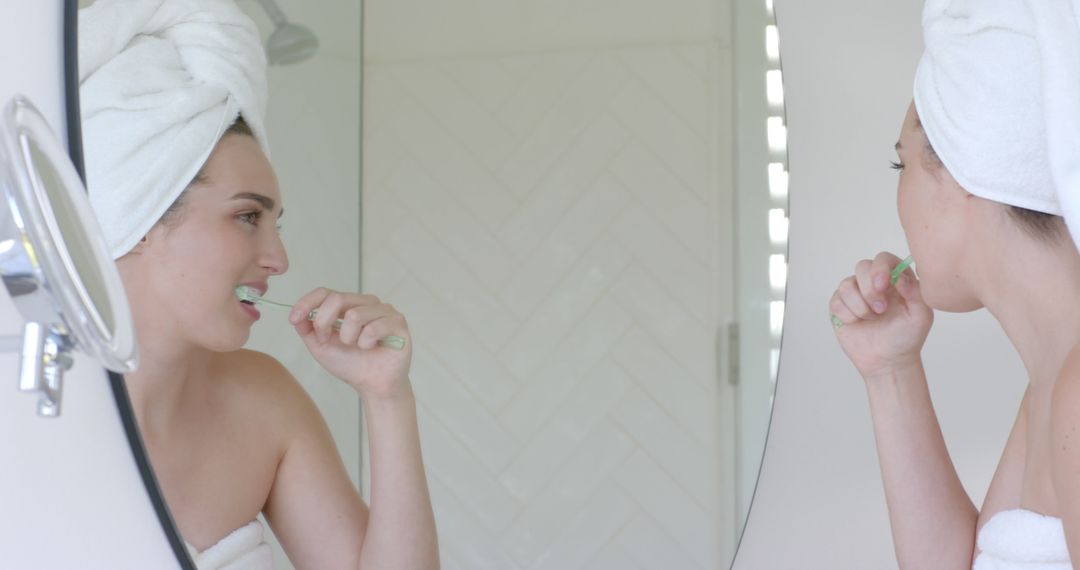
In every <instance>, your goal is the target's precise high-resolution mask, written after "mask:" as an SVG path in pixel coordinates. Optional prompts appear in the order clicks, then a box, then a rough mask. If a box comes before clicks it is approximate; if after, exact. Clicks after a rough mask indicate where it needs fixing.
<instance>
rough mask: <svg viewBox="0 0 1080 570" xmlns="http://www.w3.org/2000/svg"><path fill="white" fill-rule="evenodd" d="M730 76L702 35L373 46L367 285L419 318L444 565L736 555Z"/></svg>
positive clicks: (679, 561) (624, 562) (417, 373)
mask: <svg viewBox="0 0 1080 570" xmlns="http://www.w3.org/2000/svg"><path fill="white" fill-rule="evenodd" d="M368 22H369V26H372V25H378V23H377V22H375V21H373V20H370V19H369V20H368ZM729 74H730V70H729V56H728V55H727V51H726V49H724V48H722V47H721V46H718V45H717V43H716V42H704V41H702V42H692V43H685V42H684V43H680V44H672V45H654V46H649V47H632V48H630V47H627V48H610V49H607V48H604V49H601V48H595V49H580V50H572V51H563V52H545V53H535V54H529V55H501V56H491V57H486V56H485V57H467V58H449V59H447V58H444V59H425V60H413V61H408V62H388V61H381V62H370V61H369V62H367V63H366V64H365V68H364V90H365V99H364V130H363V137H364V142H363V148H364V173H363V184H364V187H363V197H362V209H363V222H364V225H363V231H362V245H361V250H362V275H363V289H364V291H366V292H370V293H374V294H377V295H380V296H381V297H383V298H385V299H388V300H389V301H390V302H392V303H394V304H395V305H396V306H397V307H399V308H400V309H402V310H403V312H405V314H406V316H407V317H408V319H409V322H410V324H411V327H412V330H413V334H414V337H415V346H416V353H415V362H414V366H413V371H412V379H413V382H414V384H415V388H416V392H417V397H418V400H419V407H420V409H419V414H420V423H421V425H420V428H421V432H422V439H423V448H424V449H423V450H424V456H425V461H426V463H427V468H428V478H429V481H430V483H431V491H432V495H433V501H434V506H435V511H436V518H437V520H438V526H439V534H440V544H441V547H442V558H443V568H445V569H447V570H483V569H498V570H513V569H550V570H574V569H578V568H581V569H593V570H601V569H611V570H616V569H618V570H632V569H635V568H642V569H647V568H658V569H659V568H663V569H665V570H670V569H679V570H694V569H712V568H718V567H719V566H720V565H721V564H722V563H723V564H726V563H727V560H724V562H721V555H724V556H730V555H731V553H730V552H726V553H721V552H720V550H721V547H720V546H719V545H720V544H721V542H722V541H721V540H720V539H719V538H718V537H719V535H720V534H721V518H722V516H727V513H726V512H723V513H722V512H721V511H722V502H721V499H720V497H719V495H720V488H721V481H720V469H719V467H720V466H719V459H718V458H719V457H720V454H719V446H720V435H719V433H720V427H719V422H720V417H719V410H720V409H721V407H720V405H719V402H718V399H719V392H718V390H719V387H718V383H717V370H716V367H717V365H716V361H717V356H716V340H715V338H716V329H717V326H718V319H719V311H720V310H721V309H720V307H721V305H722V301H721V300H720V299H718V296H719V295H720V293H719V291H723V290H725V289H724V287H722V286H721V283H720V280H721V279H725V278H727V277H726V275H725V273H724V272H722V271H721V270H720V268H719V260H721V259H724V254H723V253H722V252H719V251H718V248H720V247H721V244H722V243H725V242H723V240H722V239H721V236H720V234H721V233H722V231H721V227H720V224H719V222H718V219H719V214H718V211H719V209H720V207H721V201H722V199H723V196H724V195H726V194H725V192H727V193H729V192H730V189H728V188H727V187H726V186H724V184H729V182H723V181H722V180H721V177H720V176H719V174H718V172H719V171H720V169H721V167H722V166H727V165H722V164H721V163H722V162H723V160H724V159H722V158H721V157H722V155H723V153H722V150H723V148H722V147H723V146H724V145H725V144H728V143H725V142H724V141H723V140H722V138H723V137H721V136H718V134H717V133H718V132H726V131H720V129H719V125H718V123H719V122H720V121H722V120H730V117H729V116H728V114H727V113H728V111H726V110H725V109H726V108H727V107H726V106H727V105H729V104H730V98H729V95H728V94H727V93H726V91H721V90H720V89H719V87H718V86H719V85H722V84H724V83H723V81H724V80H726V77H727V76H728V75H729ZM725 136H726V135H725Z"/></svg>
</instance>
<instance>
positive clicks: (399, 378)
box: [268, 289, 439, 570]
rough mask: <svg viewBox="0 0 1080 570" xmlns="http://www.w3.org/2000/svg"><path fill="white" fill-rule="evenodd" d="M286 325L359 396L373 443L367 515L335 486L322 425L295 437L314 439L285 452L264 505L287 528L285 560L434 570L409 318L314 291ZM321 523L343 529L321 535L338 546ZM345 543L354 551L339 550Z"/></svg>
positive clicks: (337, 479)
mask: <svg viewBox="0 0 1080 570" xmlns="http://www.w3.org/2000/svg"><path fill="white" fill-rule="evenodd" d="M311 311H317V314H316V316H315V318H314V320H313V321H312V320H309V318H308V315H309V314H310V313H311ZM289 321H290V322H291V323H292V324H293V326H294V327H295V329H296V332H297V334H298V335H299V336H300V338H301V340H303V342H304V345H305V346H306V347H307V349H308V350H309V351H310V352H311V354H312V356H314V357H315V359H316V360H317V361H318V362H319V364H321V365H322V366H323V368H325V369H326V370H327V372H329V373H330V374H332V375H334V376H335V377H337V378H339V379H341V380H342V381H344V382H346V383H347V384H349V385H350V386H352V387H353V388H354V389H355V390H356V391H357V393H358V394H359V395H360V399H361V401H362V402H363V405H364V415H365V417H366V420H367V427H368V435H369V441H370V444H371V458H370V462H369V463H370V465H371V509H370V511H369V510H368V509H367V507H366V506H364V505H363V502H362V501H360V500H359V497H358V496H356V491H355V489H352V487H351V485H349V489H348V492H346V490H345V489H344V488H343V486H342V485H341V480H342V475H343V469H341V467H340V463H341V460H340V458H338V457H337V454H336V453H334V454H333V461H332V460H331V459H330V457H329V456H330V453H329V452H328V451H327V450H326V447H327V443H326V440H327V439H328V435H329V434H328V433H324V432H326V429H325V425H324V424H321V418H319V419H320V422H314V421H312V420H309V421H308V422H306V423H307V424H309V425H310V424H319V425H322V426H323V427H322V430H321V431H320V430H315V431H314V432H311V431H310V430H299V431H300V433H310V434H311V435H310V436H308V437H305V438H303V439H301V440H298V441H296V442H294V443H293V444H292V445H291V446H290V448H289V451H287V452H286V454H285V457H284V459H283V460H282V464H281V466H280V467H279V472H280V474H279V479H281V481H282V482H281V488H280V489H275V490H274V491H273V497H272V500H271V501H270V504H269V505H268V507H269V510H268V514H269V513H273V514H272V515H270V516H275V518H279V519H283V520H285V522H284V524H286V525H289V528H290V529H291V531H292V532H291V533H290V534H293V535H294V536H295V537H296V538H295V539H293V538H292V537H290V538H288V539H286V540H287V541H288V542H289V543H291V544H287V548H288V549H289V556H290V558H291V557H292V556H293V545H295V548H296V549H297V550H296V551H297V552H299V553H300V554H299V555H300V556H302V557H303V558H304V560H305V562H304V564H303V567H304V568H314V569H318V570H322V569H324V568H361V569H363V570H391V569H392V570H438V568H439V549H438V541H437V539H436V533H435V517H434V514H433V513H432V509H431V499H430V497H429V495H428V488H427V479H426V477H425V474H424V464H423V461H422V460H421V457H420V436H419V428H418V427H417V420H416V400H415V398H414V396H413V390H412V384H411V383H410V381H409V368H410V363H411V361H412V339H411V337H410V335H409V328H408V324H407V323H406V322H405V317H404V316H403V315H402V314H401V313H400V312H398V311H397V309H395V308H394V307H393V306H391V305H389V304H386V303H383V302H381V301H380V300H379V299H378V298H376V297H374V296H371V295H361V294H354V293H339V292H336V291H331V290H329V289H316V290H314V291H312V292H311V293H309V294H307V295H305V296H304V297H302V298H301V299H300V300H299V301H297V302H296V303H295V304H294V305H293V310H292V311H291V312H290V315H289ZM389 336H395V337H398V338H399V339H401V340H403V341H404V346H403V347H398V348H396V349H395V348H392V345H382V344H381V339H385V338H387V337H389ZM317 413H318V412H317V411H316V412H315V414H317ZM290 454H292V457H290ZM335 461H336V463H335ZM339 472H340V473H339ZM344 480H345V481H347V478H344ZM275 487H277V484H275ZM350 493H351V495H350ZM354 496H355V499H354V498H353V497H354ZM357 503H359V506H357ZM283 505H287V506H283ZM320 517H322V518H323V519H327V518H329V519H330V525H331V526H334V525H340V528H341V530H340V531H338V530H336V528H337V527H334V528H332V529H330V530H329V531H327V530H324V531H323V532H329V533H330V534H331V535H332V537H333V538H334V539H335V540H339V541H338V542H333V543H330V542H329V541H328V540H322V539H321V537H320V533H319V532H315V531H313V530H312V528H311V527H308V526H307V525H308V524H313V525H315V527H314V528H323V529H325V528H326V526H327V525H326V523H324V522H320V521H319V520H318V519H319V518H320ZM349 537H351V538H352V541H353V542H352V543H349V544H346V543H344V542H340V540H348V539H349ZM286 540H283V543H285V542H286ZM323 543H327V544H328V545H329V546H331V547H332V548H333V549H334V550H333V551H332V552H333V553H334V554H333V555H328V554H326V553H324V552H320V551H319V548H320V547H321V545H322V544H323ZM350 545H351V546H350ZM346 559H348V560H347V561H348V562H349V564H348V565H346V564H345V562H346ZM308 561H311V562H310V564H309V563H308Z"/></svg>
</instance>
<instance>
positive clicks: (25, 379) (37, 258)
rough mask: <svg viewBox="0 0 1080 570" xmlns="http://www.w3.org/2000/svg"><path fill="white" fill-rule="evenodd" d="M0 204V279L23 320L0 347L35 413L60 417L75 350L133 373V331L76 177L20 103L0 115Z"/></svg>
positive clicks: (37, 117)
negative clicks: (15, 361) (15, 363)
mask: <svg viewBox="0 0 1080 570" xmlns="http://www.w3.org/2000/svg"><path fill="white" fill-rule="evenodd" d="M0 200H2V204H0V279H2V281H3V283H4V286H5V287H6V288H7V291H8V294H9V295H10V296H11V298H12V301H13V302H14V304H15V307H16V308H17V309H18V310H19V312H20V313H21V314H22V316H23V317H24V318H25V320H26V324H25V327H24V329H23V334H22V335H19V336H14V337H0V350H2V349H6V350H9V351H10V350H18V351H20V352H21V361H20V365H19V368H20V372H19V387H20V389H21V390H23V391H27V392H35V393H38V394H39V395H40V400H39V406H38V413H39V414H40V415H43V416H56V415H59V413H60V393H61V389H62V375H63V372H64V371H65V370H67V369H68V368H70V367H71V364H72V358H73V356H72V355H71V352H72V351H78V352H81V353H83V354H86V355H88V356H90V357H92V358H94V359H96V360H97V361H98V362H100V363H101V364H102V365H104V366H105V367H106V368H108V369H110V370H113V371H116V372H121V373H123V372H130V371H131V370H133V369H134V368H135V365H136V354H135V331H134V325H133V323H132V320H131V311H130V308H129V307H128V303H127V297H126V295H125V294H124V289H123V284H122V282H121V280H120V275H119V273H118V272H117V269H116V265H115V263H114V262H113V260H112V257H111V256H110V255H109V251H108V247H107V246H106V244H105V239H104V236H103V234H102V232H101V229H100V228H99V226H98V223H97V219H96V218H95V217H94V214H93V211H92V210H91V208H90V202H89V199H88V198H87V196H86V191H85V187H84V186H83V183H82V179H81V178H80V177H79V174H78V172H77V171H76V170H75V167H74V165H73V164H72V162H71V159H70V158H69V157H68V154H67V152H66V150H65V149H64V147H63V145H61V143H60V142H59V140H58V139H57V138H56V136H55V135H54V134H53V132H52V130H51V129H50V128H49V125H48V123H47V122H46V120H45V118H44V117H43V116H42V115H41V113H39V112H38V111H37V109H35V108H34V106H33V105H32V104H31V103H30V102H29V101H27V100H26V99H25V98H21V97H16V98H15V99H13V100H12V101H11V102H10V103H8V105H7V106H6V107H5V108H4V109H3V112H2V115H0ZM0 389H2V387H0Z"/></svg>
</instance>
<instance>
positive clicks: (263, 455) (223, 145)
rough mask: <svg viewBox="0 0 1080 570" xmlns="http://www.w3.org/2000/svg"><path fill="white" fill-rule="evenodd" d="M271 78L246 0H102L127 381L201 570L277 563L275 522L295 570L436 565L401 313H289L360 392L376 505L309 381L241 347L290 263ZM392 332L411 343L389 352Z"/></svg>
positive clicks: (88, 82)
mask: <svg viewBox="0 0 1080 570" xmlns="http://www.w3.org/2000/svg"><path fill="white" fill-rule="evenodd" d="M265 65H266V64H265V59H264V56H263V53H262V48H261V45H260V42H259V37H258V32H257V30H256V29H255V27H254V24H253V23H252V22H251V21H250V20H249V19H247V17H246V16H244V14H243V13H242V12H240V11H239V9H238V8H237V7H236V6H235V4H234V3H233V2H232V1H231V0H186V1H176V0H137V1H127V2H119V1H112V0H98V2H97V3H96V4H94V5H93V6H91V7H90V8H87V9H86V10H83V12H82V14H81V15H80V74H81V77H82V81H81V100H82V111H83V130H84V140H85V146H86V158H87V176H88V187H89V190H90V197H91V203H92V204H93V206H94V209H95V212H96V213H97V215H98V216H99V218H100V220H101V225H102V227H103V228H104V231H105V233H106V234H107V235H106V239H107V241H108V243H109V246H110V248H111V249H112V253H113V256H114V257H115V258H116V259H117V265H118V267H119V269H120V273H121V276H122V277H123V280H124V286H125V289H126V291H127V294H128V297H129V300H130V304H131V309H132V313H133V317H134V321H135V329H136V333H137V335H138V346H139V367H138V370H136V371H135V372H134V373H132V374H130V375H128V376H127V377H126V381H127V386H128V389H129V391H130V395H131V400H132V404H133V407H134V410H135V413H136V418H137V421H138V424H139V427H140V431H141V433H142V437H143V440H144V442H145V444H146V447H147V449H148V452H149V454H150V458H151V460H152V463H153V466H154V471H155V473H156V475H157V478H158V481H159V482H160V484H161V487H162V490H163V492H164V494H165V498H166V499H167V501H168V504H169V506H170V509H171V511H172V514H173V517H174V518H175V520H176V522H177V524H178V526H179V528H180V530H181V533H182V534H183V536H184V538H185V539H186V541H187V542H188V543H189V549H191V550H192V551H193V554H194V555H195V556H194V557H195V558H196V561H197V563H198V564H199V566H200V567H202V568H218V567H229V568H235V567H241V566H242V567H243V568H268V567H269V566H270V564H271V556H270V552H269V547H268V546H267V545H266V544H265V543H264V542H263V537H262V527H261V525H260V523H258V522H257V521H255V518H256V516H257V515H258V514H259V513H263V514H265V516H266V519H267V520H268V521H269V523H270V525H271V526H272V528H273V531H274V533H275V535H276V536H277V537H278V539H279V540H280V541H281V543H282V545H283V546H284V548H285V550H286V552H287V553H288V555H289V558H290V559H291V560H292V562H293V563H294V564H295V565H296V567H297V568H316V569H323V568H402V569H406V568H407V569H425V570H427V569H432V568H437V567H438V553H437V547H436V537H435V528H434V520H433V516H432V510H431V503H430V499H429V496H428V490H427V484H426V480H425V476H424V469H423V464H422V461H421V456H420V443H419V436H418V433H417V432H418V429H417V420H416V405H415V401H414V398H413V392H412V389H411V386H410V383H409V378H408V372H409V363H410V359H411V341H409V340H408V339H409V332H408V327H407V325H406V322H405V318H404V317H403V316H402V315H401V313H399V312H398V311H397V310H395V309H394V308H393V307H391V306H390V305H387V304H385V303H382V302H380V301H379V300H378V299H377V298H375V297H372V296H368V295H360V294H353V293H343V292H337V291H330V290H327V289H322V288H320V289H315V290H313V291H311V292H310V293H308V294H307V295H305V296H303V297H302V298H301V299H299V300H297V301H296V303H295V308H294V309H293V310H292V312H291V314H290V315H289V323H290V324H291V325H292V326H293V327H294V328H295V330H296V334H297V335H298V336H299V337H300V339H301V340H302V341H303V344H304V345H305V346H306V347H307V350H308V351H310V353H311V354H312V356H313V357H314V358H315V360H317V361H318V362H319V363H320V364H321V365H322V366H323V367H324V368H325V369H326V370H327V371H329V372H330V373H331V374H332V375H334V376H336V377H337V378H340V379H341V380H342V381H344V382H347V383H348V384H349V385H350V386H352V387H353V388H355V389H356V391H357V392H358V393H359V395H360V396H361V399H362V401H363V405H364V417H365V418H366V421H367V427H368V434H369V438H370V443H371V460H370V465H371V496H372V501H371V507H370V509H369V507H368V506H367V505H366V504H365V503H364V501H363V500H362V499H361V497H360V495H359V493H358V492H357V489H356V488H354V486H353V485H352V482H351V481H350V479H349V477H348V475H347V473H346V470H345V467H344V466H343V464H342V461H341V458H340V457H339V455H338V452H337V448H336V447H335V444H334V441H333V440H332V439H331V435H330V432H329V430H328V428H327V426H326V423H325V422H324V420H323V418H322V416H321V415H320V413H319V411H318V410H317V409H316V407H315V405H314V403H313V402H312V401H311V399H310V398H309V397H308V395H307V394H306V393H305V392H304V390H303V389H302V387H301V386H300V384H299V383H298V382H297V381H296V379H295V378H293V377H292V375H291V374H290V373H289V372H288V371H287V370H286V369H285V368H284V367H283V366H282V365H281V364H280V363H278V362H277V361H276V360H275V359H274V358H273V357H272V356H269V355H266V354H261V353H258V352H253V351H249V350H243V349H242V348H241V347H242V346H243V345H244V343H245V342H246V341H247V339H248V336H249V334H250V331H251V326H252V324H254V322H255V321H256V320H257V318H258V311H257V310H255V309H254V308H253V307H251V306H248V305H245V304H243V303H241V302H240V301H239V300H238V299H237V297H236V296H235V295H234V289H235V288H236V287H237V286H238V285H248V286H251V287H254V288H255V289H258V290H259V291H260V292H261V293H265V291H266V289H267V287H268V281H269V279H270V278H271V277H273V276H275V275H280V274H282V273H284V272H285V271H286V269H287V268H288V265H289V263H288V259H287V256H286V253H285V248H284V245H283V244H282V241H281V238H280V236H279V235H278V229H277V219H278V217H279V216H281V214H282V210H283V207H282V206H283V204H282V202H283V199H282V195H281V192H280V191H279V189H278V184H277V180H276V178H275V175H274V171H273V168H272V167H271V164H270V161H269V160H268V158H267V146H266V136H265V131H264V126H263V118H264V117H263V114H264V108H265V97H266V90H267V87H266V79H265ZM312 309H317V310H318V312H317V315H316V317H315V319H314V321H313V322H312V321H309V320H308V319H307V315H308V312H309V311H310V310H312ZM338 317H340V318H341V319H343V321H344V323H343V324H342V325H341V326H340V330H338V329H335V328H334V326H333V325H334V322H335V320H336V319H337V318H338ZM282 325H284V323H282ZM388 335H397V336H400V337H403V338H405V339H406V346H405V349H404V350H401V351H396V350H393V349H391V348H387V347H383V346H380V345H378V344H377V341H378V340H379V339H381V338H384V337H386V336H388ZM229 564H236V565H237V566H229Z"/></svg>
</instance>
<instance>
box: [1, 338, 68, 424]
mask: <svg viewBox="0 0 1080 570" xmlns="http://www.w3.org/2000/svg"><path fill="white" fill-rule="evenodd" d="M9 338H16V339H17V338H18V337H9ZM12 344H14V343H12ZM21 344H22V346H21V349H20V361H19V390H22V391H23V392H38V393H40V395H41V397H40V399H39V400H38V409H37V412H38V415H39V416H43V417H56V416H59V415H60V394H61V393H62V391H63V385H64V372H66V371H67V370H70V369H71V366H72V365H73V364H74V363H75V361H74V359H73V358H72V356H71V354H70V351H71V349H72V348H73V346H72V344H71V342H70V341H69V340H68V338H67V337H66V336H64V335H62V334H60V333H59V332H58V331H56V330H53V329H49V328H47V327H45V326H44V325H42V324H41V323H35V322H29V323H26V326H25V327H23V335H22V343H21Z"/></svg>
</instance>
